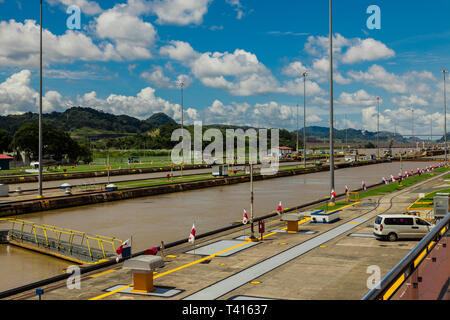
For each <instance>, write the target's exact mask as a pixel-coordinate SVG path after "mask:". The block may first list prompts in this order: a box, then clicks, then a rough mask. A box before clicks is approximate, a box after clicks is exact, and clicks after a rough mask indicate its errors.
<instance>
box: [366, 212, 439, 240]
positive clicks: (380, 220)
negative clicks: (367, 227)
mask: <svg viewBox="0 0 450 320" xmlns="http://www.w3.org/2000/svg"><path fill="white" fill-rule="evenodd" d="M433 227H434V225H432V224H430V223H429V222H427V221H425V220H423V219H422V218H420V217H418V216H409V215H405V214H389V215H379V216H377V217H376V219H375V224H374V225H373V234H374V235H375V237H376V238H377V239H387V240H389V241H396V240H397V239H418V238H423V237H424V236H425V235H426V234H427V233H428V232H430V230H431V229H432V228H433Z"/></svg>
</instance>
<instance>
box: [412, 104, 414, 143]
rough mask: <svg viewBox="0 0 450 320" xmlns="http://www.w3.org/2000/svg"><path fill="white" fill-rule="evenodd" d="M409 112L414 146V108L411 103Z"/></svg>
mask: <svg viewBox="0 0 450 320" xmlns="http://www.w3.org/2000/svg"><path fill="white" fill-rule="evenodd" d="M411 114H412V138H413V147H414V109H413V106H412V105H411Z"/></svg>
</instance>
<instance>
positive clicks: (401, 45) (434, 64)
mask: <svg viewBox="0 0 450 320" xmlns="http://www.w3.org/2000/svg"><path fill="white" fill-rule="evenodd" d="M70 5H78V6H79V7H80V9H81V12H82V15H81V30H68V28H67V25H66V20H67V18H68V17H69V16H70V15H69V14H67V13H66V10H67V8H68V6H70ZM370 5H377V6H379V8H380V10H381V29H380V30H376V29H375V30H369V29H368V28H367V25H366V21H367V19H368V18H369V16H370V14H367V13H366V10H367V8H368V7H369V6H370ZM333 10H334V11H333V12H334V23H333V28H334V37H335V41H334V45H335V46H334V47H335V52H336V54H335V66H334V67H335V70H334V72H335V92H334V100H335V114H336V125H337V127H338V128H344V127H347V126H348V127H353V128H357V129H360V128H364V129H367V130H372V131H373V130H376V97H377V96H380V97H381V99H382V103H381V108H380V110H381V116H380V124H381V129H382V130H390V131H394V128H396V129H397V131H398V132H401V133H403V134H405V135H407V134H410V133H411V132H412V128H411V126H412V111H411V107H412V108H413V109H414V117H415V118H414V123H415V132H416V133H421V134H424V135H426V134H429V133H430V127H431V123H432V124H433V132H434V134H440V133H442V132H443V130H442V128H443V104H444V101H443V77H442V73H441V72H440V70H441V69H442V68H444V67H445V68H449V67H450V57H449V55H448V52H449V50H450V41H449V40H450V23H449V20H448V17H447V15H448V12H450V2H449V1H446V0H435V1H433V2H432V4H431V3H429V2H425V1H406V0H397V1H386V0H376V1H365V0H340V1H338V0H335V1H334V4H333ZM44 19H45V21H44V29H45V32H44V47H45V49H44V62H45V66H44V70H45V71H44V76H45V78H44V95H45V98H44V110H45V111H46V112H51V111H63V110H65V109H66V108H68V107H70V106H73V105H81V106H86V107H93V108H97V109H99V110H104V111H105V112H111V113H114V114H127V115H130V116H134V117H138V118H141V119H145V118H147V117H149V116H151V115H152V114H153V113H155V112H165V113H167V114H168V115H170V116H172V117H174V118H175V119H176V120H179V119H180V118H181V114H180V105H179V104H180V90H179V89H178V88H177V81H178V80H180V79H183V80H184V82H185V85H186V88H185V90H184V106H185V109H184V110H185V112H186V119H187V121H188V122H190V123H192V122H193V121H195V120H202V121H204V122H205V123H208V124H211V123H229V124H236V125H256V126H263V127H279V128H286V129H289V130H295V129H296V119H297V108H296V104H297V103H299V104H300V108H299V109H298V110H299V114H300V116H299V120H300V127H302V123H303V119H302V115H303V78H302V76H301V74H302V72H303V71H305V70H307V71H308V73H309V76H308V78H307V125H322V126H328V123H329V116H328V114H329V111H328V108H329V93H328V92H329V82H328V52H327V46H328V28H329V26H328V1H326V0H322V1H306V0H301V1H292V0H278V1H268V0H265V1H255V0H122V1H102V0H99V1H93V0H92V1H91V0H44ZM38 31H39V1H38V0H33V1H30V0H27V1H24V0H0V114H2V115H5V114H13V113H22V112H26V111H34V112H36V111H37V96H38V90H39V55H38V52H39V51H38V50H39V42H38V41H39V33H38ZM449 87H450V84H449V85H448V86H447V91H448V92H449V93H450V91H449V89H448V88H449ZM345 118H347V121H345Z"/></svg>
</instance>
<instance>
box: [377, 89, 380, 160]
mask: <svg viewBox="0 0 450 320" xmlns="http://www.w3.org/2000/svg"><path fill="white" fill-rule="evenodd" d="M377 104H378V109H377V110H378V111H377V149H378V159H379V158H380V144H379V136H380V97H377Z"/></svg>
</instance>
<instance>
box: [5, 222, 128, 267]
mask: <svg viewBox="0 0 450 320" xmlns="http://www.w3.org/2000/svg"><path fill="white" fill-rule="evenodd" d="M0 222H9V223H11V224H12V228H11V230H12V231H15V230H16V229H15V226H16V224H17V225H19V226H20V229H19V230H17V231H19V233H20V239H22V236H23V234H24V232H25V230H24V229H25V226H26V227H30V228H31V229H30V233H31V234H32V235H34V241H35V243H36V244H39V243H38V232H37V230H41V231H42V233H43V236H44V239H45V244H46V245H47V246H49V237H48V234H47V231H51V232H54V234H55V240H56V247H57V248H59V247H60V241H61V236H62V235H63V234H64V235H67V236H68V238H69V239H68V242H69V244H70V247H69V252H72V246H73V242H74V238H75V237H79V238H80V245H83V242H84V240H85V239H86V244H87V247H88V251H89V256H90V258H91V259H92V249H94V248H93V247H92V245H91V243H90V242H89V240H94V241H95V242H97V244H98V249H99V250H101V252H102V255H103V258H106V251H105V244H108V245H111V247H112V248H113V252H115V251H116V244H115V242H117V243H118V245H120V244H121V243H122V242H123V241H122V240H120V239H117V238H114V237H106V236H102V235H92V236H91V235H88V234H86V233H85V232H81V231H77V230H72V229H67V228H61V227H57V226H51V225H47V224H43V225H38V224H36V223H34V222H32V221H27V220H21V219H15V218H0Z"/></svg>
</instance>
